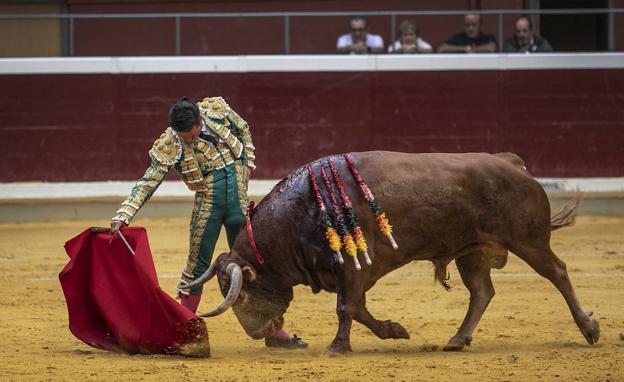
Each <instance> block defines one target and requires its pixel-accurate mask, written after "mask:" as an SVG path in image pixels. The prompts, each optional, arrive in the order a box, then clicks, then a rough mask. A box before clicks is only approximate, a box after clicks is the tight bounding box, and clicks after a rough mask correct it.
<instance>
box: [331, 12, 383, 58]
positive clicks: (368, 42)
mask: <svg viewBox="0 0 624 382" xmlns="http://www.w3.org/2000/svg"><path fill="white" fill-rule="evenodd" d="M349 27H350V33H347V34H343V35H342V36H340V37H338V41H337V42H336V50H337V51H338V53H349V54H366V53H382V52H383V50H384V43H383V39H382V38H381V36H379V35H376V34H372V33H368V21H366V19H365V18H363V17H359V16H356V17H352V18H351V20H349Z"/></svg>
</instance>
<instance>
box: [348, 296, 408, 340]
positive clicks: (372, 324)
mask: <svg viewBox="0 0 624 382" xmlns="http://www.w3.org/2000/svg"><path fill="white" fill-rule="evenodd" d="M360 301H361V305H360V307H359V310H358V311H357V313H356V314H355V320H356V321H357V322H359V323H360V324H362V325H364V326H366V327H367V328H369V329H370V330H371V332H373V333H375V335H376V336H377V337H379V338H381V339H383V340H385V339H389V338H394V339H399V338H405V339H409V338H410V335H409V333H408V332H407V330H405V328H404V327H403V326H402V325H401V324H399V323H398V322H393V321H390V320H385V321H381V320H377V319H375V317H373V315H372V314H370V312H369V311H368V310H367V309H366V295H365V294H362V298H361V299H360Z"/></svg>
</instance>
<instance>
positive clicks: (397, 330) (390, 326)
mask: <svg viewBox="0 0 624 382" xmlns="http://www.w3.org/2000/svg"><path fill="white" fill-rule="evenodd" d="M377 336H378V337H379V338H381V339H384V340H385V339H389V338H393V339H399V338H404V339H406V340H409V338H410V335H409V333H408V332H407V330H405V328H404V327H403V326H402V325H401V324H399V323H398V322H393V321H390V320H387V321H382V322H381V323H380V325H379V332H378V333H377Z"/></svg>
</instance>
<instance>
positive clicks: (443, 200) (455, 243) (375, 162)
mask: <svg viewBox="0 0 624 382" xmlns="http://www.w3.org/2000/svg"><path fill="white" fill-rule="evenodd" d="M351 156H352V157H353V158H354V161H355V162H356V164H357V166H358V168H359V169H360V172H361V174H362V177H363V178H364V179H365V180H366V182H367V183H368V184H369V186H370V188H371V190H372V191H373V193H374V194H375V197H376V198H378V199H379V202H380V204H381V205H382V207H383V208H384V209H385V210H386V211H387V214H388V216H389V218H390V220H391V223H392V224H394V226H395V230H396V232H397V235H399V236H404V237H406V238H407V237H411V238H415V237H419V238H422V239H421V241H422V242H427V241H432V240H437V241H442V242H445V243H443V245H446V246H448V247H449V248H453V249H454V248H455V247H462V246H463V245H466V244H469V243H471V242H480V241H484V240H497V241H503V240H505V239H506V238H508V237H509V236H510V235H512V234H513V231H514V230H515V229H516V227H513V226H512V225H513V224H515V223H514V222H516V221H526V220H527V219H532V220H533V221H538V222H543V223H542V224H546V225H547V224H549V214H550V210H549V206H548V200H547V198H546V196H545V193H544V191H543V190H542V188H541V186H540V185H539V184H538V183H537V182H536V181H535V180H534V179H532V178H531V177H530V176H529V174H528V172H526V169H525V168H524V162H523V161H522V160H521V159H520V158H519V157H518V156H516V155H515V154H510V153H509V154H505V155H496V154H494V155H493V154H486V153H465V154H443V153H427V154H408V153H396V152H379V151H377V152H363V153H354V154H351ZM353 191H354V192H355V191H356V190H355V189H354V190H353ZM523 214H528V215H531V216H522V215H523ZM535 214H537V216H535ZM409 241H414V240H411V239H410V240H409ZM416 242H418V240H416Z"/></svg>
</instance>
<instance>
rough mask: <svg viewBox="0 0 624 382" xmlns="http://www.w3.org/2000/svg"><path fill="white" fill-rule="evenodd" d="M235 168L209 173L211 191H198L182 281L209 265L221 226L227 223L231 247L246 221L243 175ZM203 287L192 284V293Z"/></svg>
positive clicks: (233, 166)
mask: <svg viewBox="0 0 624 382" xmlns="http://www.w3.org/2000/svg"><path fill="white" fill-rule="evenodd" d="M239 171H240V170H239ZM236 172H237V166H236V165H234V164H231V165H228V166H226V167H225V168H223V169H221V170H217V171H213V172H212V173H211V174H210V175H211V176H210V177H207V181H212V192H211V193H197V194H196V196H195V206H194V208H193V216H192V218H191V226H190V249H189V257H188V261H187V265H186V268H185V270H184V271H183V272H182V278H181V283H186V282H190V281H191V280H193V279H195V278H197V277H199V276H201V274H203V273H204V272H205V271H206V270H207V269H208V267H209V266H210V262H211V260H212V256H213V252H214V249H215V246H216V244H217V240H218V239H219V234H220V233H221V227H222V226H225V232H226V234H227V240H228V246H229V248H232V245H233V244H234V239H236V236H237V235H238V232H239V231H240V229H241V227H242V226H243V224H244V223H245V214H244V213H243V208H244V207H243V206H241V205H240V203H241V202H240V200H241V199H240V198H239V183H240V180H241V175H240V174H238V178H237V173H236ZM210 178H212V179H210ZM202 289H203V287H202V286H198V287H196V288H193V289H191V290H190V294H201V293H202Z"/></svg>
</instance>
